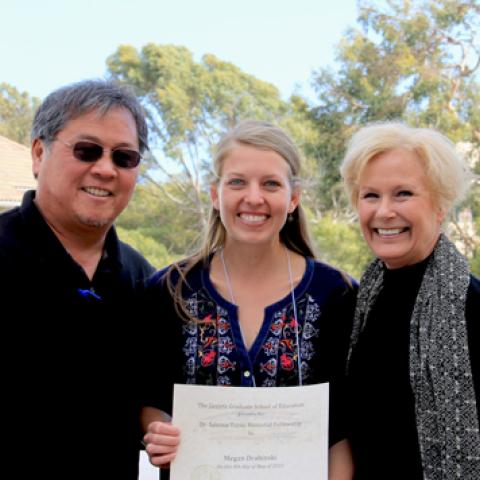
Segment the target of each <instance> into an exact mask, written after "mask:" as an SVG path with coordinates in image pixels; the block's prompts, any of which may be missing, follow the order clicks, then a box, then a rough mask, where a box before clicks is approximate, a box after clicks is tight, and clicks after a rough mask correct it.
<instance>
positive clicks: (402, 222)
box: [341, 123, 480, 480]
mask: <svg viewBox="0 0 480 480" xmlns="http://www.w3.org/2000/svg"><path fill="white" fill-rule="evenodd" d="M341 172H342V176H343V179H344V182H345V186H346V190H347V192H348V194H349V196H350V200H351V203H352V205H353V207H354V208H355V209H356V210H357V212H358V217H359V221H360V226H361V229H362V233H363V235H364V237H365V240H366V241H367V243H368V245H369V247H370V248H371V250H372V251H373V253H374V254H375V256H376V257H377V259H376V260H375V261H373V263H371V264H370V265H369V267H368V268H367V270H366V271H365V273H364V275H363V277H362V280H361V282H360V289H359V293H358V300H357V307H356V312H355V319H354V326H353V333H352V339H351V345H350V353H349V366H348V371H349V383H350V388H351V399H352V404H351V437H350V438H351V445H352V450H353V456H354V463H355V477H354V478H355V479H357V480H364V479H368V480H371V479H376V478H382V479H383V478H385V479H389V480H392V479H402V480H406V479H408V480H417V479H418V480H420V479H429V480H437V479H438V480H440V479H442V480H453V479H457V478H461V479H462V480H478V479H480V434H479V422H478V402H479V393H480V364H479V362H480V351H479V348H478V345H479V344H480V322H479V320H480V282H479V280H478V279H477V278H475V277H473V276H472V275H471V273H470V270H469V266H468V262H467V260H466V259H465V258H464V257H463V256H462V255H461V254H460V253H459V252H458V250H457V248H456V247H455V245H454V244H453V243H452V242H451V241H450V240H448V238H447V237H446V236H445V234H444V233H442V224H443V223H444V221H445V219H446V218H447V215H448V213H449V212H450V211H451V210H452V208H453V207H454V205H455V204H456V203H457V202H458V201H459V200H460V199H462V198H463V195H464V193H465V192H466V191H467V189H468V187H469V185H470V183H471V179H472V175H471V173H470V171H469V169H468V168H467V166H466V164H465V163H464V162H463V161H462V159H461V158H460V157H459V155H458V154H457V152H456V151H455V147H454V145H453V144H452V143H451V142H450V141H449V140H448V139H447V138H446V137H445V136H443V135H442V134H440V133H438V132H437V131H434V130H431V129H424V128H411V127H409V126H406V125H404V124H401V123H382V124H374V125H371V126H367V127H364V128H362V129H360V130H359V131H358V132H357V133H356V134H355V135H354V136H353V138H352V139H351V141H350V144H349V146H348V149H347V152H346V155H345V158H344V161H343V164H342V166H341Z"/></svg>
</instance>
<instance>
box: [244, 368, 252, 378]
mask: <svg viewBox="0 0 480 480" xmlns="http://www.w3.org/2000/svg"><path fill="white" fill-rule="evenodd" d="M250 375H251V373H250V371H249V370H245V371H244V372H243V376H244V377H245V378H249V377H250Z"/></svg>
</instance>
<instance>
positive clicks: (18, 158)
mask: <svg viewBox="0 0 480 480" xmlns="http://www.w3.org/2000/svg"><path fill="white" fill-rule="evenodd" d="M35 186H36V181H35V179H34V178H33V174H32V157H31V156H30V149H29V148H27V147H25V146H24V145H21V144H19V143H17V142H14V141H13V140H10V139H8V138H6V137H2V136H1V135H0V211H3V210H7V209H9V208H12V207H15V206H17V205H19V204H20V202H21V201H22V197H23V193H24V192H25V191H26V190H30V189H32V188H35Z"/></svg>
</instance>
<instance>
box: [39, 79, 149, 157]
mask: <svg viewBox="0 0 480 480" xmlns="http://www.w3.org/2000/svg"><path fill="white" fill-rule="evenodd" d="M113 108H125V109H126V110H128V111H129V112H130V113H131V114H132V116H133V118H134V120H135V124H136V126H137V136H138V145H139V148H140V153H143V152H144V151H145V150H147V149H148V127H147V123H146V120H145V115H144V111H143V108H142V106H141V104H140V102H139V101H138V100H137V98H136V97H135V94H134V93H133V91H132V90H131V89H130V88H128V87H126V86H121V85H118V84H116V83H114V82H112V81H109V80H100V79H99V80H96V79H95V80H84V81H81V82H78V83H73V84H71V85H66V86H64V87H61V88H59V89H58V90H55V91H53V92H52V93H50V94H49V95H48V96H47V98H45V100H44V101H43V103H42V104H41V105H40V107H39V108H38V110H37V112H36V113H35V117H34V119H33V125H32V133H31V138H32V140H33V139H35V138H39V139H41V140H44V141H45V142H47V143H49V142H51V141H52V140H54V138H55V137H56V135H57V134H58V132H59V131H60V130H62V129H63V128H64V127H65V125H66V124H67V122H69V121H70V120H73V119H75V118H77V117H79V116H81V115H83V114H85V113H88V112H91V111H98V112H99V113H100V114H102V115H103V114H105V113H107V112H108V111H109V110H111V109H113Z"/></svg>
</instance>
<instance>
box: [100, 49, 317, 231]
mask: <svg viewBox="0 0 480 480" xmlns="http://www.w3.org/2000/svg"><path fill="white" fill-rule="evenodd" d="M107 66H108V71H109V74H110V76H111V77H112V78H114V79H115V80H117V81H119V82H122V83H127V84H129V85H132V86H133V87H134V88H135V90H136V93H137V95H138V96H139V97H140V98H141V100H142V102H143V105H144V107H145V109H146V112H147V116H148V121H149V125H150V129H151V133H152V135H151V140H152V145H153V150H154V151H155V154H156V157H153V156H152V157H151V158H150V159H149V160H148V162H147V165H146V167H147V168H146V169H145V170H144V172H143V175H144V178H148V179H149V180H150V181H151V182H152V183H154V184H155V185H156V186H157V188H158V189H159V190H161V191H162V194H163V196H164V197H166V198H168V199H169V200H170V201H171V204H172V207H173V208H174V210H175V211H176V212H178V211H185V212H186V214H187V216H190V215H191V214H195V215H196V218H197V221H196V222H194V223H192V224H191V227H192V228H193V229H196V230H197V231H198V230H201V229H202V228H203V227H204V226H205V223H206V211H207V203H208V194H207V189H206V184H207V182H206V178H207V177H208V175H209V173H210V170H209V165H210V158H211V153H212V148H213V146H214V145H215V143H216V142H217V141H218V139H219V136H220V135H221V134H222V133H223V132H225V130H227V129H228V128H230V127H232V126H233V125H235V124H236V123H237V122H238V121H239V120H241V119H245V118H256V119H265V120H270V121H272V122H274V123H277V124H280V125H281V126H283V125H285V127H286V128H287V129H291V130H292V131H293V134H294V136H295V137H296V138H297V139H299V140H300V142H304V141H306V139H309V140H310V142H312V138H311V137H312V135H314V130H313V128H312V124H311V123H310V119H309V118H307V116H306V115H305V110H304V107H305V104H304V102H303V103H302V100H301V99H299V98H297V99H296V100H295V101H292V102H285V101H283V100H282V99H281V97H280V95H279V92H278V90H277V88H276V87H274V86H273V85H271V84H269V83H267V82H264V81H261V80H258V79H257V78H255V77H253V76H252V75H248V74H246V73H244V72H243V71H242V70H240V69H239V68H238V67H236V66H235V65H233V64H231V63H228V62H224V61H222V60H219V59H218V58H216V57H215V56H214V55H205V56H203V57H202V59H201V60H200V61H199V62H197V61H195V60H194V58H193V55H192V53H191V52H190V51H189V50H188V49H187V48H185V47H181V46H173V45H155V44H148V45H146V46H144V47H143V48H142V49H141V50H140V51H138V50H136V49H135V48H134V47H132V46H129V45H123V46H120V47H119V48H118V49H117V51H116V52H115V53H114V54H113V55H112V56H110V57H109V58H108V60H107ZM167 185H168V188H167V187H166V186H167Z"/></svg>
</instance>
